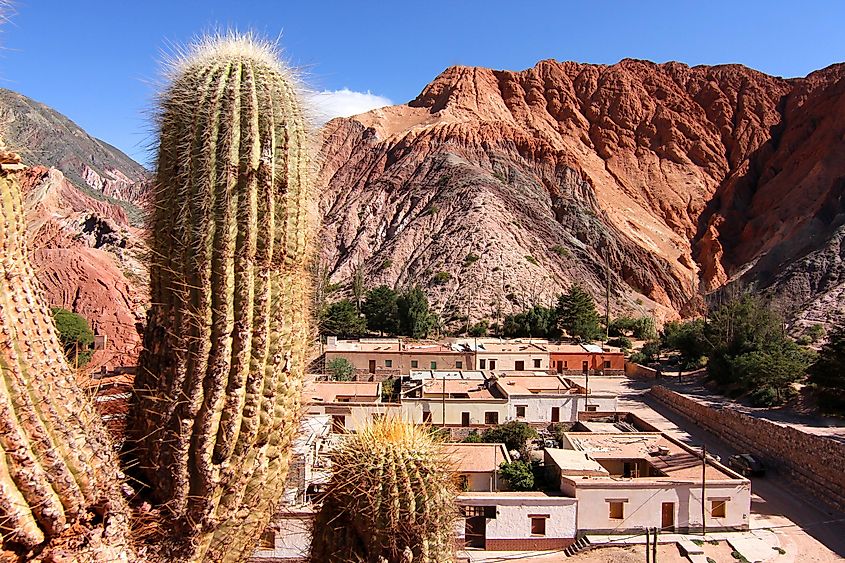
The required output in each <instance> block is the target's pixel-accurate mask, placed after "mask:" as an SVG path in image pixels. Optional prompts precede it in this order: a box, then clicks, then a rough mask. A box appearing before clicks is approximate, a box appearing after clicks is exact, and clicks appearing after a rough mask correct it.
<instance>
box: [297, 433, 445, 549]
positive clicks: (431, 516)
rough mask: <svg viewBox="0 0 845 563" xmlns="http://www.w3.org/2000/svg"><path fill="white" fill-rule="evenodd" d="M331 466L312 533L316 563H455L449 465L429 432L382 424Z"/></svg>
mask: <svg viewBox="0 0 845 563" xmlns="http://www.w3.org/2000/svg"><path fill="white" fill-rule="evenodd" d="M331 459H332V478H331V480H330V482H329V484H328V486H327V488H326V491H325V494H324V495H323V497H322V507H321V509H320V512H319V513H318V514H317V517H316V519H315V522H314V525H313V529H312V543H311V560H312V561H313V562H314V563H317V562H328V563H335V562H336V563H341V562H344V563H345V562H350V561H359V562H367V563H370V562H372V563H377V562H379V561H387V562H388V563H409V562H411V561H413V562H414V563H436V562H450V561H454V551H455V546H454V538H455V530H454V521H455V517H456V513H455V498H454V497H455V486H454V481H453V478H452V476H451V473H450V470H449V469H450V467H451V465H450V463H449V461H448V459H447V458H446V457H445V456H444V454H443V453H442V450H441V448H440V445H439V443H438V442H437V441H436V440H434V439H433V438H432V437H431V434H430V433H429V430H428V429H426V428H424V427H419V426H414V425H411V424H407V423H403V422H399V421H397V420H390V419H383V420H381V421H377V422H374V423H373V425H372V426H371V427H369V428H367V429H365V430H364V431H362V432H360V433H358V434H355V435H354V436H351V437H350V438H349V439H348V440H347V441H346V442H344V443H343V444H342V445H341V447H340V448H339V449H338V450H337V451H335V452H334V453H333V455H332V458H331Z"/></svg>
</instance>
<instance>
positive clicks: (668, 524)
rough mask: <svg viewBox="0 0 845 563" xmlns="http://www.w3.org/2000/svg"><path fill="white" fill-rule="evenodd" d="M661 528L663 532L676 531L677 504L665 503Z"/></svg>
mask: <svg viewBox="0 0 845 563" xmlns="http://www.w3.org/2000/svg"><path fill="white" fill-rule="evenodd" d="M660 527H661V528H662V531H663V532H674V531H675V503H674V502H664V503H663V509H662V514H661V518H660Z"/></svg>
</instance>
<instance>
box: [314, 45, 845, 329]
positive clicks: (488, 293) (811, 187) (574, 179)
mask: <svg viewBox="0 0 845 563" xmlns="http://www.w3.org/2000/svg"><path fill="white" fill-rule="evenodd" d="M843 76H845V66H842V65H835V66H832V67H829V68H827V69H824V70H822V71H818V72H816V73H813V74H811V75H810V76H808V77H806V78H798V79H782V78H777V77H772V76H767V75H765V74H762V73H759V72H756V71H754V70H751V69H748V68H745V67H742V66H737V65H727V66H717V67H705V66H700V67H692V68H690V67H688V66H686V65H683V64H679V63H667V64H661V65H658V64H653V63H649V62H645V61H637V60H624V61H621V62H620V63H618V64H616V65H612V66H604V65H588V64H578V63H571V62H563V63H561V62H557V61H541V62H540V63H538V64H537V65H536V66H535V67H534V68H531V69H528V70H525V71H521V72H509V71H494V70H490V69H485V68H468V67H452V68H449V69H447V70H446V71H444V72H443V73H442V74H441V75H440V76H438V77H437V78H436V79H435V80H434V81H433V82H432V83H431V84H430V85H428V86H427V87H426V88H425V89H424V90H423V92H422V93H421V94H420V95H419V96H418V97H417V98H416V99H415V100H413V101H411V102H410V103H408V104H406V105H402V106H394V107H389V108H383V109H379V110H374V111H372V112H369V113H366V114H362V115H359V116H356V117H352V118H346V119H337V120H334V121H332V122H330V123H329V124H328V125H327V126H326V127H325V128H324V131H323V137H322V154H323V158H322V160H321V166H322V168H321V171H320V186H321V190H322V192H321V194H322V199H321V210H322V212H323V216H324V226H323V231H322V234H323V240H324V244H323V247H322V255H321V258H322V261H323V263H324V265H325V266H326V267H327V269H328V271H329V272H330V273H331V274H332V278H333V281H335V282H344V281H348V279H349V278H350V276H351V275H352V272H353V270H354V269H355V268H357V267H359V265H360V266H361V267H363V269H364V271H365V274H366V277H367V280H368V283H369V284H370V285H372V284H377V283H387V284H390V285H405V284H410V283H413V282H422V283H423V284H424V285H427V286H429V290H430V293H431V295H432V296H433V297H434V299H435V301H436V303H437V306H438V308H439V309H440V310H441V311H442V313H443V314H444V316H445V317H446V318H447V320H448V319H452V320H455V319H457V318H459V317H462V316H467V315H468V316H469V317H470V318H473V319H478V318H482V317H488V318H490V317H493V318H495V317H496V316H498V314H500V312H508V311H510V310H514V309H519V308H521V307H523V306H525V305H527V304H531V303H550V302H551V300H552V298H553V296H554V295H555V294H557V293H559V292H561V291H562V290H564V289H565V288H566V287H568V286H569V284H571V283H572V282H573V281H578V282H580V283H582V284H584V285H586V286H587V287H588V288H589V289H591V290H592V292H593V293H594V295H596V296H597V297H603V295H604V291H605V287H606V286H607V284H608V282H609V285H610V288H611V291H610V293H611V308H612V309H613V310H614V311H615V312H621V311H640V312H654V313H655V314H656V315H657V316H658V317H664V318H665V317H674V316H677V315H679V314H681V315H683V314H687V313H691V312H693V311H694V310H695V309H696V308H697V307H699V306H700V303H701V298H700V295H701V294H703V293H706V292H709V291H712V290H714V289H717V288H719V287H721V286H723V285H724V284H726V283H728V282H730V281H737V280H739V279H740V278H741V279H742V283H755V284H757V285H758V286H759V287H760V288H762V289H765V290H768V291H770V292H772V293H773V294H774V295H775V296H776V297H779V298H781V299H782V301H784V306H785V307H788V308H790V310H793V311H797V310H801V311H806V310H808V309H810V310H812V309H813V308H814V307H815V308H817V309H819V310H822V309H824V307H823V306H821V305H818V303H822V302H824V300H825V299H828V300H829V296H830V295H832V294H835V292H836V291H841V290H842V287H843V286H842V284H843V282H845V277H843V271H845V268H843V266H842V258H843V247H842V245H841V241H842V238H843V233H842V225H843V221H844V220H845V209H843V202H842V197H843V186H844V184H843V182H845V159H843V158H842V154H841V153H842V151H845V119H843V116H845V112H843V109H845V93H843V90H845V82H843V80H842V77H843ZM439 272H447V273H448V274H449V275H448V276H446V275H440V276H437V274H438V273H439ZM600 301H603V299H600Z"/></svg>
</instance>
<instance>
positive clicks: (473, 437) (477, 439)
mask: <svg viewBox="0 0 845 563" xmlns="http://www.w3.org/2000/svg"><path fill="white" fill-rule="evenodd" d="M462 441H463V442H464V443H465V444H480V443H481V442H483V441H484V440H482V439H481V434H479V433H478V430H470V433H469V434H467V437H466V438H464V439H463V440H462Z"/></svg>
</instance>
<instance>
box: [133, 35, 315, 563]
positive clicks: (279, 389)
mask: <svg viewBox="0 0 845 563" xmlns="http://www.w3.org/2000/svg"><path fill="white" fill-rule="evenodd" d="M159 120H160V123H159V125H160V144H159V150H158V161H157V169H156V176H155V185H154V204H155V209H154V212H153V214H152V219H151V224H150V230H151V237H152V238H151V244H150V246H151V254H152V258H151V264H150V290H151V300H152V303H153V305H152V308H151V310H150V312H149V314H148V323H147V327H146V332H145V335H144V352H143V353H142V355H141V360H140V366H139V371H138V375H137V377H136V385H135V387H136V389H137V400H136V401H135V404H134V405H133V414H132V416H131V420H130V423H129V428H128V433H129V443H130V445H131V446H132V447H134V448H135V454H134V455H136V456H137V458H138V459H139V462H140V468H141V471H142V474H143V478H144V480H145V481H146V483H147V484H148V485H149V486H150V488H151V490H152V493H153V496H154V497H155V499H156V500H157V501H158V502H159V503H161V504H162V505H163V506H164V507H165V508H166V510H167V512H168V513H169V519H170V520H171V522H172V524H173V527H174V530H175V532H176V533H175V535H176V536H178V537H189V538H196V541H195V542H193V544H191V545H183V546H181V548H180V549H187V550H188V551H187V552H182V553H180V554H178V557H180V558H186V559H190V560H208V561H229V560H233V561H236V560H239V558H240V557H242V556H243V554H244V553H247V552H248V551H249V550H250V549H252V548H253V547H254V545H255V543H256V541H257V538H258V536H259V535H260V533H261V531H262V530H263V527H264V525H266V523H267V520H268V519H269V517H270V515H271V512H272V510H273V508H274V506H275V503H276V502H277V501H278V500H279V499H280V497H281V495H282V486H283V483H284V478H285V474H286V471H287V465H288V450H289V445H290V442H291V439H292V436H293V433H294V432H295V431H296V429H297V425H298V413H299V397H300V393H301V385H302V374H303V367H304V357H305V351H306V347H307V343H308V342H309V341H310V334H309V333H310V325H309V321H308V319H309V312H308V303H309V295H308V289H309V276H308V269H307V264H306V255H307V247H308V240H309V238H310V237H309V214H310V213H309V212H310V210H309V206H308V205H309V201H310V200H309V195H310V194H309V189H308V181H307V178H308V172H309V170H308V158H307V151H308V147H307V142H308V141H307V130H306V125H305V120H304V118H303V114H302V111H301V109H300V106H299V102H298V98H297V93H296V87H295V80H293V78H292V77H291V73H290V72H289V71H288V70H286V69H285V68H284V67H283V66H282V65H281V63H280V62H279V59H278V56H277V54H276V53H275V51H274V49H273V48H272V47H271V46H269V45H266V44H263V43H261V42H258V41H256V40H254V39H253V38H251V37H249V36H228V37H224V38H217V39H215V40H211V41H204V42H201V43H200V44H199V45H197V46H195V47H194V48H192V49H191V50H190V52H189V53H188V54H186V55H185V56H183V57H180V58H179V60H178V61H176V62H175V64H174V66H173V69H172V72H171V82H170V85H169V87H168V88H167V89H166V90H165V91H164V93H163V95H162V96H161V100H160V114H159ZM172 531H173V530H171V531H169V532H170V533H172ZM189 543H190V542H189ZM176 551H177V552H178V549H177V550H176Z"/></svg>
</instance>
